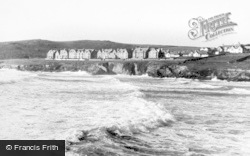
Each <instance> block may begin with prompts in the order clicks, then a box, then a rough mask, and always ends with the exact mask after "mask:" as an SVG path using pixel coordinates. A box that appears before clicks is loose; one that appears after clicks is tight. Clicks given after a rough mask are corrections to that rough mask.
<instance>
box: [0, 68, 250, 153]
mask: <svg viewBox="0 0 250 156" xmlns="http://www.w3.org/2000/svg"><path fill="white" fill-rule="evenodd" d="M0 139H1V140H16V139H18V140H65V141H66V143H65V144H66V149H65V153H66V156H210V155H211V156H249V155H250V82H228V81H222V80H218V79H216V77H215V78H213V79H212V80H197V79H184V78H152V77H149V76H147V75H141V76H129V75H91V74H88V73H86V72H84V71H78V72H27V71H17V70H14V69H0Z"/></svg>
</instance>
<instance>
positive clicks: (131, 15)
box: [0, 0, 250, 46]
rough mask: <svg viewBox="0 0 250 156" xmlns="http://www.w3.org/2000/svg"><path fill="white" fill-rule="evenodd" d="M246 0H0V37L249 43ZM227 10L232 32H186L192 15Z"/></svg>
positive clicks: (10, 38) (220, 12) (18, 38)
mask: <svg viewBox="0 0 250 156" xmlns="http://www.w3.org/2000/svg"><path fill="white" fill-rule="evenodd" d="M248 4H249V2H248V1H247V0H241V1H239V0H238V1H237V0H207V1H205V0H204V1H201V0H189V1H187V0H175V1H173V0H0V20H1V22H0V42H4V41H13V40H15V41H16V40H27V39H47V40H54V41H69V40H84V39H88V40H111V41H115V42H122V43H138V44H164V45H187V46H218V45H221V44H235V43H238V42H240V43H250V30H249V29H250V20H249V19H250V9H249V5H248ZM227 12H231V13H232V15H231V16H230V18H231V21H233V22H235V23H237V24H238V26H236V27H235V33H233V34H229V35H225V36H220V37H219V38H218V39H215V40H212V41H205V39H204V38H202V39H198V40H191V39H189V38H188V35H187V34H188V31H189V30H190V27H189V26H188V21H189V20H190V19H191V18H196V17H199V16H201V17H203V18H210V17H213V16H215V15H219V14H222V13H227Z"/></svg>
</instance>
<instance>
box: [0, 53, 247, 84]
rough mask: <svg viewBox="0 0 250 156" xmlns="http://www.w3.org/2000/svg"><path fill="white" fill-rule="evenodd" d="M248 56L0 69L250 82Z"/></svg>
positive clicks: (27, 63) (21, 63)
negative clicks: (145, 75)
mask: <svg viewBox="0 0 250 156" xmlns="http://www.w3.org/2000/svg"><path fill="white" fill-rule="evenodd" d="M249 58H250V54H244V55H232V54H230V55H224V56H216V57H208V58H195V59H174V60H106V61H101V60H87V61H77V60H60V61H59V60H45V59H11V60H0V68H10V69H17V70H20V71H43V72H63V71H73V72H74V71H86V72H88V73H90V74H92V75H116V74H121V75H144V74H147V75H148V76H151V77H158V78H164V77H170V78H188V79H200V80H211V79H213V78H215V77H216V78H217V79H218V80H228V81H250V59H249Z"/></svg>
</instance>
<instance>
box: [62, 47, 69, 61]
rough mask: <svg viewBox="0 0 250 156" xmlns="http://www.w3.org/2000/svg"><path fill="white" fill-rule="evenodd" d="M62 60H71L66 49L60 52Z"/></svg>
mask: <svg viewBox="0 0 250 156" xmlns="http://www.w3.org/2000/svg"><path fill="white" fill-rule="evenodd" d="M60 59H69V53H68V50H66V49H61V50H60Z"/></svg>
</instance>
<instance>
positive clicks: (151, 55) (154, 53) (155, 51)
mask: <svg viewBox="0 0 250 156" xmlns="http://www.w3.org/2000/svg"><path fill="white" fill-rule="evenodd" d="M148 58H149V59H158V58H159V50H158V49H156V48H150V49H149V52H148Z"/></svg>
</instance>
